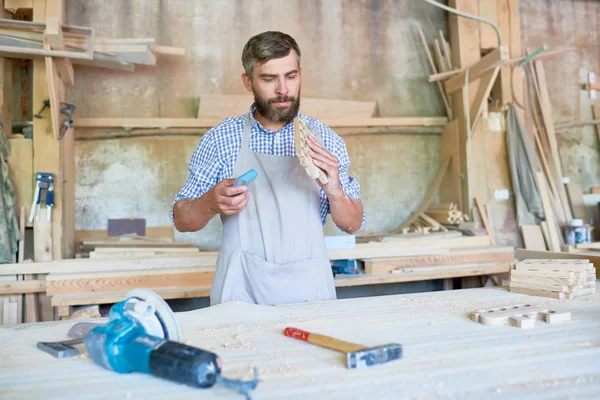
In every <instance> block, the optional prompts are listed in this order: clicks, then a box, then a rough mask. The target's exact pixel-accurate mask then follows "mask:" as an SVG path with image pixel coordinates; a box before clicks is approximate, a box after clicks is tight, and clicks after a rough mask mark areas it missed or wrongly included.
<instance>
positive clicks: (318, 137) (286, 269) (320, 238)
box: [171, 31, 365, 305]
mask: <svg viewBox="0 0 600 400" xmlns="http://www.w3.org/2000/svg"><path fill="white" fill-rule="evenodd" d="M300 56H301V53H300V48H299V47H298V44H297V43H296V41H295V40H294V39H293V38H292V37H291V36H289V35H287V34H285V33H282V32H273V31H269V32H263V33H261V34H258V35H256V36H254V37H252V38H250V40H249V41H248V43H247V44H246V45H245V47H244V50H243V52H242V65H243V68H244V72H243V73H242V82H243V84H244V86H245V87H246V89H247V90H248V91H249V92H252V93H253V94H254V104H252V105H251V106H250V111H249V113H247V114H244V115H241V116H238V117H232V118H227V119H225V120H224V121H223V122H221V123H220V124H219V125H218V126H215V127H214V128H212V129H211V130H210V131H209V132H207V133H206V134H205V135H204V136H203V137H202V139H201V140H200V143H199V145H198V148H197V149H196V151H195V152H194V155H193V156H192V160H191V162H190V166H189V170H190V175H189V177H188V179H187V182H186V183H185V186H184V187H183V188H182V189H181V191H180V192H179V193H178V194H177V195H176V196H175V199H174V201H173V204H172V205H171V218H172V221H173V223H174V225H175V228H176V229H177V230H178V231H180V232H197V231H200V230H201V229H203V228H204V227H205V226H206V224H207V223H208V222H209V221H210V219H212V218H213V217H214V216H216V215H219V216H220V217H221V220H222V222H223V237H222V241H221V247H220V251H219V257H218V260H217V265H216V270H215V276H214V281H213V284H212V288H211V296H210V299H211V305H215V304H219V303H224V302H228V301H242V302H248V303H253V304H268V305H275V304H286V303H297V302H304V301H318V300H330V299H335V298H336V293H335V286H334V280H333V273H332V270H331V264H330V261H329V257H328V255H327V249H326V247H325V237H324V233H323V225H324V224H325V222H326V219H327V214H331V218H332V220H333V222H334V223H335V224H336V225H337V226H338V228H339V229H341V230H343V231H344V232H347V233H354V232H356V231H358V230H359V229H360V228H361V227H362V226H363V224H364V221H365V212H364V208H363V203H362V199H361V198H360V187H359V184H358V182H357V181H356V179H354V178H352V177H351V176H349V175H348V167H349V165H350V160H349V157H348V152H347V150H346V146H345V144H344V141H343V140H342V138H341V137H339V136H338V135H337V134H335V133H334V132H333V131H332V130H331V129H330V128H328V127H327V126H326V125H325V124H323V123H322V122H320V121H318V120H316V119H315V118H311V117H309V116H307V115H304V114H302V113H299V109H300V86H301V78H302V69H301V68H300ZM295 117H299V118H302V120H303V121H304V122H305V123H306V126H307V127H308V128H309V129H310V131H311V132H312V134H313V135H314V137H312V136H311V135H308V142H307V144H308V147H309V149H310V150H309V154H310V156H311V157H312V158H313V160H314V164H315V165H316V166H317V167H319V168H320V169H321V170H322V171H324V172H325V174H326V176H327V182H326V183H325V184H323V183H322V182H321V181H320V180H318V179H311V178H310V177H309V175H308V174H307V173H306V171H305V169H304V167H303V166H302V165H301V164H300V161H299V159H298V158H297V157H296V150H295V142H294V123H293V121H294V118H295ZM250 169H254V170H255V171H256V172H258V175H257V177H256V179H255V180H254V181H253V182H252V184H251V185H250V186H248V185H242V186H237V185H236V186H234V182H235V180H236V179H235V177H238V176H240V175H242V174H244V173H245V172H247V171H249V170H250Z"/></svg>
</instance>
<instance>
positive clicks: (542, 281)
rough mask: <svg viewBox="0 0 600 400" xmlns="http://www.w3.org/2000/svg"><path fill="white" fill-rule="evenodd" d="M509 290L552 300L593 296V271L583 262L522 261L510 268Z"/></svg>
mask: <svg viewBox="0 0 600 400" xmlns="http://www.w3.org/2000/svg"><path fill="white" fill-rule="evenodd" d="M510 291H511V292H515V293H521V294H528V295H532V296H542V297H551V298H555V299H574V298H576V297H581V296H585V295H589V294H594V293H596V269H595V268H594V265H593V264H592V263H590V262H589V260H585V259H578V260H565V259H525V260H522V261H519V262H517V263H515V264H514V265H512V267H511V270H510Z"/></svg>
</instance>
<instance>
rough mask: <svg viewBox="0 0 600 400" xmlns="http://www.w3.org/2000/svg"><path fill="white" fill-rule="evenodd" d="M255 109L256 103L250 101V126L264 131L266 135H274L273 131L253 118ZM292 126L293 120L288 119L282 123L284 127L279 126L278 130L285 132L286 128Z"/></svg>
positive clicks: (261, 131)
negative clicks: (288, 120)
mask: <svg viewBox="0 0 600 400" xmlns="http://www.w3.org/2000/svg"><path fill="white" fill-rule="evenodd" d="M255 110H256V105H255V104H254V103H252V105H251V106H250V122H251V124H252V128H256V129H258V132H260V133H264V134H267V135H274V134H275V132H274V131H272V130H270V129H267V128H265V127H264V126H262V124H261V123H260V122H258V120H257V119H256V118H254V111H255ZM298 114H299V113H298ZM293 126H294V121H290V122H289V123H288V124H287V125H284V127H283V128H281V130H280V131H279V132H281V133H283V132H286V131H287V130H288V129H292V127H293Z"/></svg>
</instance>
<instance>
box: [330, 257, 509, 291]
mask: <svg viewBox="0 0 600 400" xmlns="http://www.w3.org/2000/svg"><path fill="white" fill-rule="evenodd" d="M509 268H510V267H509V264H508V263H504V264H485V263H484V264H477V265H471V264H467V265H442V266H435V267H407V268H400V269H398V270H397V271H394V273H391V274H390V273H387V274H384V275H368V274H365V275H347V276H341V275H338V276H337V277H336V278H335V286H336V287H348V286H360V285H381V284H386V283H398V282H417V281H424V280H432V279H448V278H462V277H469V276H481V275H495V274H505V273H507V272H508V271H509Z"/></svg>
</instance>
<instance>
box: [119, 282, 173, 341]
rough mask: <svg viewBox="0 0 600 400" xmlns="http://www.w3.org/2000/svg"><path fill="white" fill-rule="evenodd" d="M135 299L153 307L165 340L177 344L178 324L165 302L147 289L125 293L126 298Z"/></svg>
mask: <svg viewBox="0 0 600 400" xmlns="http://www.w3.org/2000/svg"><path fill="white" fill-rule="evenodd" d="M131 297H133V298H137V299H140V300H143V301H146V302H148V303H150V304H152V305H153V306H154V309H155V310H156V311H155V313H154V315H155V317H156V318H157V319H158V320H159V322H160V324H161V325H162V327H163V331H164V335H165V336H164V337H165V339H169V340H172V341H175V342H178V341H179V339H180V331H179V324H178V323H177V319H176V318H175V314H174V313H173V310H171V307H169V305H168V304H167V302H166V301H164V300H163V299H162V297H160V296H159V295H158V294H156V293H155V292H153V291H152V290H149V289H133V290H131V291H129V293H127V298H131Z"/></svg>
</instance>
